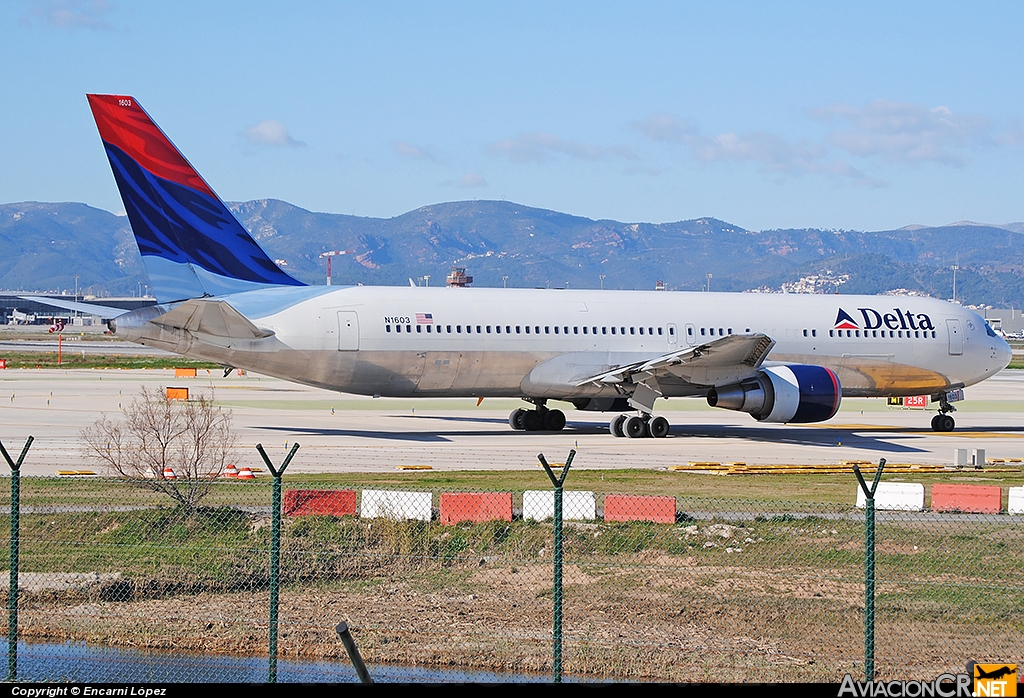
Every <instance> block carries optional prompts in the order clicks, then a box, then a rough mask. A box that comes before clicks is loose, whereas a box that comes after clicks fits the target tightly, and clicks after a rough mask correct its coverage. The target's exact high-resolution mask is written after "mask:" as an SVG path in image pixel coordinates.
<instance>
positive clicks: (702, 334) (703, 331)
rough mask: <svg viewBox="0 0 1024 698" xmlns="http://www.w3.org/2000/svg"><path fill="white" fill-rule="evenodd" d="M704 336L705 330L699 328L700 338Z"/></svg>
mask: <svg viewBox="0 0 1024 698" xmlns="http://www.w3.org/2000/svg"><path fill="white" fill-rule="evenodd" d="M704 334H705V330H704V328H703V327H701V328H700V336H701V337H703V336H704Z"/></svg>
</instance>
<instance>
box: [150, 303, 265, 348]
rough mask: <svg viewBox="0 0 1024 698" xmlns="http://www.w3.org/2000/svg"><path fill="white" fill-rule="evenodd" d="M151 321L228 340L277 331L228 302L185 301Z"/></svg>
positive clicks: (249, 337) (259, 337)
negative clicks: (266, 326)
mask: <svg viewBox="0 0 1024 698" xmlns="http://www.w3.org/2000/svg"><path fill="white" fill-rule="evenodd" d="M150 322H152V323H154V324H157V325H161V326H163V327H168V328H171V329H177V330H187V331H189V332H192V333H193V334H205V335H210V336H213V337H226V338H229V339H264V338H266V337H271V336H273V334H274V333H273V332H271V331H270V330H264V329H260V328H259V327H256V325H254V324H252V322H250V321H249V318H247V317H245V316H244V315H242V314H241V313H240V312H238V311H237V310H235V309H234V308H232V307H231V306H230V305H229V304H228V303H227V302H226V301H214V300H202V299H193V300H190V301H185V302H184V303H180V304H178V305H177V306H175V307H174V309H173V310H171V311H170V312H167V313H164V314H163V315H160V316H159V317H156V318H154V319H153V320H151V321H150Z"/></svg>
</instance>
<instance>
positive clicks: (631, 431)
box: [608, 414, 669, 439]
mask: <svg viewBox="0 0 1024 698" xmlns="http://www.w3.org/2000/svg"><path fill="white" fill-rule="evenodd" d="M608 430H609V431H610V432H611V433H612V436H618V437H622V436H627V437H629V438H631V439H643V438H645V437H648V436H650V437H653V438H655V439H663V438H665V437H666V436H668V430H669V424H668V420H667V419H665V418H664V417H653V416H651V415H649V414H639V415H632V416H630V415H627V414H617V415H615V416H614V417H612V421H611V422H610V423H609V424H608Z"/></svg>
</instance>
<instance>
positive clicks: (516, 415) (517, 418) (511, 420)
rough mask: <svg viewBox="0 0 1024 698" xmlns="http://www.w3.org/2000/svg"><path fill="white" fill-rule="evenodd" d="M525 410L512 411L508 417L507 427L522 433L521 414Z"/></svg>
mask: <svg viewBox="0 0 1024 698" xmlns="http://www.w3.org/2000/svg"><path fill="white" fill-rule="evenodd" d="M525 412H526V410H512V414H510V415H509V416H508V425H509V426H510V427H512V428H513V429H515V430H516V431H523V429H524V428H525V427H523V413H525Z"/></svg>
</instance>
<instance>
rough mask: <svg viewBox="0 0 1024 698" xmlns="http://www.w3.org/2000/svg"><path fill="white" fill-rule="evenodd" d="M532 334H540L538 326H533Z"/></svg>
mask: <svg viewBox="0 0 1024 698" xmlns="http://www.w3.org/2000/svg"><path fill="white" fill-rule="evenodd" d="M533 333H534V334H540V325H535V326H534V328H533Z"/></svg>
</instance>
